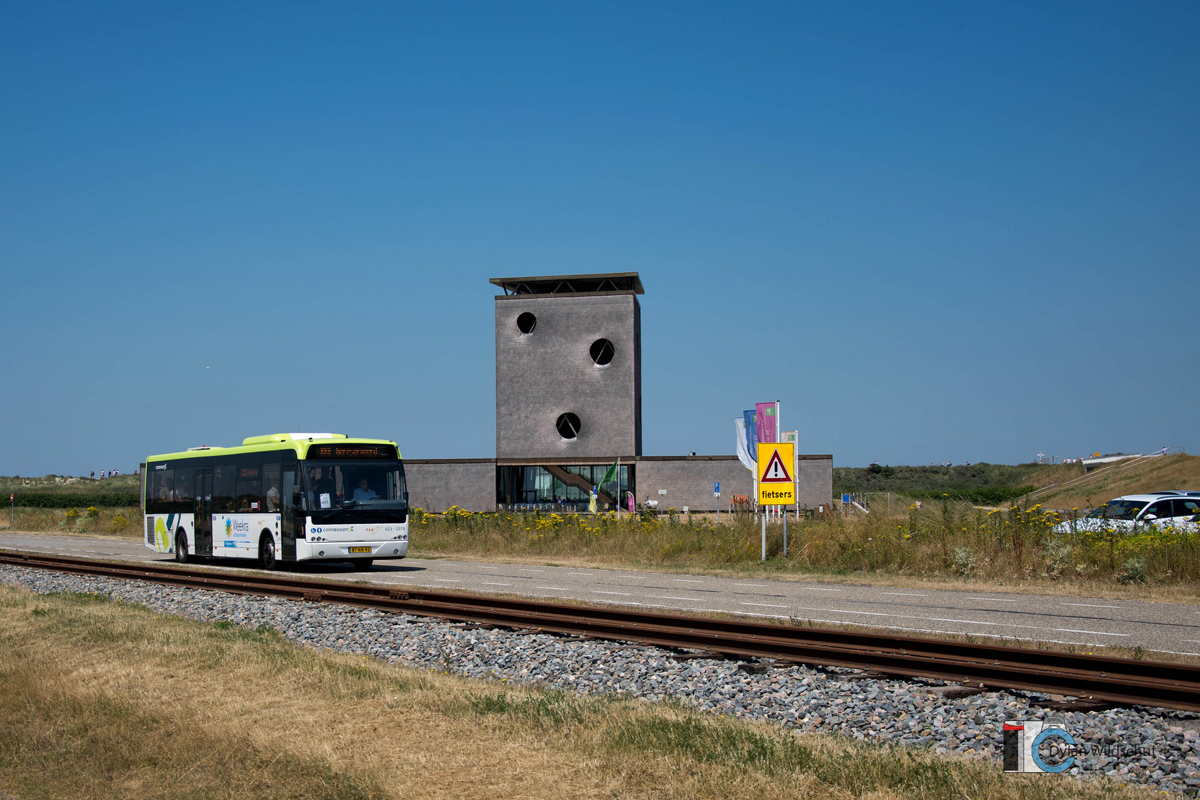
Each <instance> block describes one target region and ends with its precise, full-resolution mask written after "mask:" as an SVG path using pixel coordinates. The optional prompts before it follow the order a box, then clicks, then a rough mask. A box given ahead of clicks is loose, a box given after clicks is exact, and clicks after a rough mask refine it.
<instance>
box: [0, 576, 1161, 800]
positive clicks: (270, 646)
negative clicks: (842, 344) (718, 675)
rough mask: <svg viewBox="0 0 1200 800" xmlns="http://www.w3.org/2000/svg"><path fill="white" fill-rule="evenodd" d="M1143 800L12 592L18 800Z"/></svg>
mask: <svg viewBox="0 0 1200 800" xmlns="http://www.w3.org/2000/svg"><path fill="white" fill-rule="evenodd" d="M133 796H137V797H171V798H226V797H230V798H232V797H266V798H275V797H278V798H285V797H287V798H291V797H305V798H307V797H316V798H322V797H328V798H406V800H408V799H409V798H460V797H461V798H468V797H469V798H477V797H496V798H508V797H522V798H553V800H562V799H563V798H574V797H580V798H584V797H586V798H594V797H621V798H640V797H646V798H651V797H653V798H718V797H721V798H724V797H731V796H737V797H747V798H755V797H762V798H768V797H769V798H781V797H782V798H827V797H833V798H859V797H861V798H868V797H869V798H881V799H882V798H946V799H947V800H949V799H950V798H955V799H956V800H957V799H958V798H964V797H967V798H982V797H987V798H1030V799H1031V800H1041V799H1043V798H1045V799H1046V800H1049V799H1050V798H1068V797H1079V798H1093V797H1095V798H1099V797H1106V798H1127V797H1128V798H1132V797H1142V796H1146V792H1144V791H1140V790H1134V789H1129V788H1124V787H1118V786H1115V785H1107V786H1101V785H1100V784H1095V783H1090V782H1080V781H1077V780H1072V779H1070V778H1066V777H1061V776H1006V775H1004V774H1003V773H1002V772H1001V771H1000V769H999V766H998V765H996V764H993V763H989V762H984V761H980V760H967V759H963V758H960V757H950V756H936V755H934V754H932V753H928V752H916V751H904V750H899V749H891V748H887V747H882V746H877V745H867V744H861V743H855V742H852V741H847V740H842V739H835V738H832V737H822V736H812V735H809V736H796V735H793V734H790V733H787V732H786V731H784V730H782V729H780V728H776V727H774V726H769V725H765V724H749V723H743V722H741V721H736V720H730V719H722V718H718V717H713V716H711V715H704V714H700V713H697V712H693V711H690V710H688V709H686V708H683V707H681V706H678V705H671V704H666V705H653V704H649V703H642V702H635V701H628V700H615V699H608V698H580V697H575V696H571V695H564V694H560V693H553V692H543V691H539V690H537V689H525V688H514V687H509V686H505V685H501V684H497V683H487V682H479V681H470V680H466V679H460V678H457V677H454V676H449V675H439V674H434V673H426V672H418V671H413V670H409V669H403V668H399V667H395V666H390V665H387V664H382V663H379V662H376V661H371V660H367V659H363V658H361V657H356V656H351V655H345V654H334V653H328V652H318V651H313V650H308V649H304V648H300V647H298V646H295V645H292V644H290V643H288V642H286V641H284V640H282V639H281V638H280V637H278V636H277V635H276V634H274V633H273V632H271V631H269V630H257V631H251V630H245V629H240V628H236V627H230V626H227V625H222V624H217V625H207V624H203V623H199V622H192V621H185V620H178V619H174V618H169V617H160V616H158V615H155V614H153V613H151V612H149V611H147V610H145V609H142V608H140V607H135V606H127V605H123V604H118V603H112V602H105V601H103V600H102V599H100V598H96V597H93V596H89V595H51V596H35V595H32V594H30V593H29V592H27V591H25V590H24V589H19V588H15V587H11V586H0V797H6V798H7V797H20V798H22V800H37V799H40V798H46V799H47V800H48V799H50V798H76V797H96V798H105V797H133Z"/></svg>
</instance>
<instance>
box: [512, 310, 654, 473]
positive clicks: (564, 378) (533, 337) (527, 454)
mask: <svg viewBox="0 0 1200 800" xmlns="http://www.w3.org/2000/svg"><path fill="white" fill-rule="evenodd" d="M526 312H528V313H531V314H533V315H534V316H535V317H536V318H537V325H536V327H535V328H534V329H533V331H532V332H531V333H522V332H521V330H520V329H519V328H518V326H517V318H518V317H519V316H520V315H521V314H523V313H526ZM640 313H641V312H640V307H639V305H638V301H637V297H636V296H634V295H633V294H632V293H629V292H621V293H611V294H609V293H592V294H576V295H512V296H500V297H497V298H496V457H497V458H536V459H544V460H545V461H546V462H548V463H551V464H554V463H559V460H560V459H569V458H580V457H584V458H588V459H590V460H593V461H595V462H596V463H599V462H603V461H607V460H610V459H616V458H617V456H620V457H622V458H626V459H628V458H631V457H632V456H636V455H640V454H641V450H642V436H641V429H642V422H641V409H642V402H641V381H640V375H641V363H640V362H641V334H640V331H641V325H640ZM598 339H608V340H609V341H610V342H612V344H613V348H614V353H613V358H612V361H611V363H609V364H608V365H606V366H602V367H599V366H596V364H595V363H594V362H593V361H592V357H591V355H590V349H591V347H592V344H593V343H594V342H595V341H596V340H598ZM567 412H570V413H573V414H575V415H577V416H578V417H579V421H580V430H579V435H578V436H577V437H576V438H574V439H564V438H563V437H562V436H560V435H559V432H558V429H557V428H556V427H555V422H556V421H557V420H558V417H559V416H560V415H561V414H564V413H567Z"/></svg>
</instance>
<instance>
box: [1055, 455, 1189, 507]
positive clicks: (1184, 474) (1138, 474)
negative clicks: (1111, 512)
mask: <svg viewBox="0 0 1200 800" xmlns="http://www.w3.org/2000/svg"><path fill="white" fill-rule="evenodd" d="M1074 477H1076V478H1078V477H1079V474H1078V473H1077V474H1076V475H1075V476H1074ZM1069 479H1070V477H1069V476H1067V480H1069ZM1065 482H1066V480H1061V479H1059V480H1052V481H1047V482H1046V483H1043V484H1039V485H1041V486H1046V487H1050V486H1052V485H1053V484H1062V483H1065ZM1162 489H1192V490H1197V491H1200V456H1189V455H1183V454H1178V455H1169V456H1159V457H1158V458H1154V459H1151V460H1149V461H1146V462H1145V463H1142V464H1138V465H1137V466H1134V467H1128V468H1125V467H1123V466H1122V465H1121V464H1115V465H1113V466H1112V467H1109V468H1107V469H1104V470H1098V471H1096V472H1094V473H1092V475H1090V476H1089V477H1088V478H1087V479H1086V480H1084V481H1080V482H1078V483H1076V484H1075V485H1073V486H1065V487H1063V488H1061V489H1058V490H1051V491H1047V492H1043V493H1040V494H1038V496H1037V502H1039V503H1041V504H1042V505H1043V506H1046V507H1048V508H1094V507H1096V506H1098V505H1100V504H1101V503H1104V502H1106V501H1108V500H1111V499H1112V498H1114V497H1120V496H1121V495H1125V494H1138V493H1140V492H1153V491H1158V490H1162Z"/></svg>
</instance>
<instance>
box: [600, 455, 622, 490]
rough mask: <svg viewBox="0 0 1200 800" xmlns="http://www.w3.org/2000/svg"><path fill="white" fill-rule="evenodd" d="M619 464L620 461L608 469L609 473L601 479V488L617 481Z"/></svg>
mask: <svg viewBox="0 0 1200 800" xmlns="http://www.w3.org/2000/svg"><path fill="white" fill-rule="evenodd" d="M619 463H620V462H619V461H618V462H615V463H614V464H613V465H612V466H611V467H609V468H608V471H607V472H605V473H604V477H603V478H601V479H600V485H601V486H603V485H604V484H606V483H608V482H609V481H615V480H616V479H617V464H619Z"/></svg>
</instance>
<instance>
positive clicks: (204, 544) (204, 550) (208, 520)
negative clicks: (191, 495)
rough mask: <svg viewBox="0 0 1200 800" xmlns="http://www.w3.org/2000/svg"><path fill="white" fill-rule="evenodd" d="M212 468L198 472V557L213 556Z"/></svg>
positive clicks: (195, 545)
mask: <svg viewBox="0 0 1200 800" xmlns="http://www.w3.org/2000/svg"><path fill="white" fill-rule="evenodd" d="M212 493H213V471H212V467H203V468H201V469H198V470H196V541H195V542H193V546H194V548H195V551H196V555H198V556H211V555H212Z"/></svg>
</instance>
